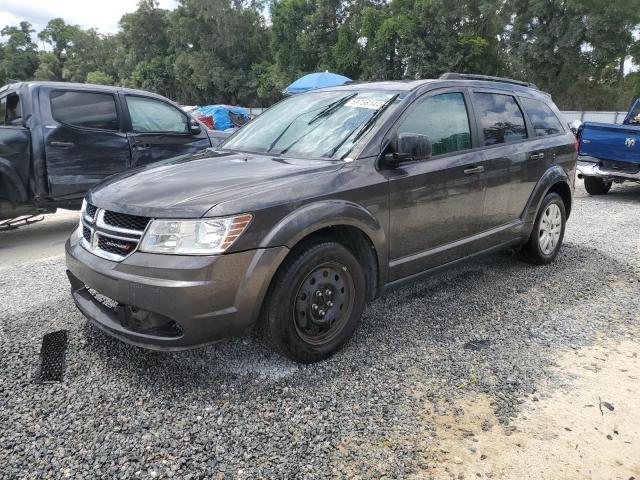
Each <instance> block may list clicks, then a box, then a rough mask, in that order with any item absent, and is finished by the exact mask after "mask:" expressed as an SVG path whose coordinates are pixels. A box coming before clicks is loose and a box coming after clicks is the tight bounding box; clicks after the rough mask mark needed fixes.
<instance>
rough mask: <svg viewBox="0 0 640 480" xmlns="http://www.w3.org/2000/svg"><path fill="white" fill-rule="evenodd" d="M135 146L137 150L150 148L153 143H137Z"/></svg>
mask: <svg viewBox="0 0 640 480" xmlns="http://www.w3.org/2000/svg"><path fill="white" fill-rule="evenodd" d="M133 148H135V149H136V150H148V149H149V148H151V145H149V144H148V143H136V144H135V145H134V146H133Z"/></svg>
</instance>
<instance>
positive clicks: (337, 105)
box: [307, 92, 358, 125]
mask: <svg viewBox="0 0 640 480" xmlns="http://www.w3.org/2000/svg"><path fill="white" fill-rule="evenodd" d="M356 95H358V93H357V92H356V93H352V94H351V95H347V96H344V97H342V98H339V99H338V100H336V101H335V102H333V103H330V104H329V105H327V106H326V107H324V109H323V110H322V111H321V112H318V113H317V114H316V115H315V116H314V117H313V118H312V119H311V120H309V121H308V122H307V125H311V124H312V123H315V122H317V121H318V120H320V119H321V118H323V117H326V116H328V115H331V114H332V113H333V112H335V111H336V110H338V109H339V108H340V107H341V106H343V105H344V104H345V103H347V102H348V101H349V100H351V99H352V98H353V97H355V96H356Z"/></svg>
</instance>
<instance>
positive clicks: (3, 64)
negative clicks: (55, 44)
mask: <svg viewBox="0 0 640 480" xmlns="http://www.w3.org/2000/svg"><path fill="white" fill-rule="evenodd" d="M34 31H35V30H33V29H32V28H31V24H30V23H29V22H20V26H19V27H12V26H8V25H7V26H6V27H4V28H3V29H2V30H0V36H1V37H2V38H3V39H4V38H6V40H5V41H4V42H3V44H2V54H1V55H0V83H1V84H5V83H7V82H8V81H9V80H28V79H30V78H33V74H34V73H35V71H36V69H37V68H38V52H37V46H36V44H35V43H33V41H32V40H31V34H32V33H33V32H34Z"/></svg>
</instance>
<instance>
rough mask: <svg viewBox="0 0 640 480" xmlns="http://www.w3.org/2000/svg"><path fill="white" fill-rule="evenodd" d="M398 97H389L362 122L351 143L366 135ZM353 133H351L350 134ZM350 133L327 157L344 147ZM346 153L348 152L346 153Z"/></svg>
mask: <svg viewBox="0 0 640 480" xmlns="http://www.w3.org/2000/svg"><path fill="white" fill-rule="evenodd" d="M397 97H398V94H396V95H394V96H393V97H391V98H390V99H389V100H387V101H386V102H384V103H383V104H382V106H381V107H380V108H379V109H378V111H377V112H376V113H374V114H373V115H371V117H369V120H367V121H366V122H364V123H363V124H362V126H361V127H360V131H359V132H358V133H356V134H355V136H354V137H353V140H352V143H356V142H357V141H358V140H359V139H360V137H362V135H364V134H365V133H366V131H367V130H369V128H370V127H371V125H373V124H374V123H375V121H376V120H377V119H378V117H379V116H380V115H381V114H382V112H384V111H385V110H386V109H387V107H388V106H389V105H391V103H393V101H394V100H395V99H396V98H397ZM351 133H353V132H351ZM351 133H350V134H349V135H347V136H346V137H345V138H344V140H342V141H341V142H340V143H339V144H338V145H336V146H335V147H333V149H331V151H330V152H329V155H328V156H329V157H333V156H334V155H335V153H336V152H337V151H338V150H339V149H340V147H342V145H344V143H345V142H346V141H347V140H349V137H350V136H351ZM347 153H348V152H347ZM345 155H346V154H345Z"/></svg>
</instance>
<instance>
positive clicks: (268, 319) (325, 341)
mask: <svg viewBox="0 0 640 480" xmlns="http://www.w3.org/2000/svg"><path fill="white" fill-rule="evenodd" d="M318 292H319V293H318ZM365 293H366V292H365V275H364V271H363V268H362V265H360V263H359V262H358V260H357V259H356V258H355V257H354V255H353V254H352V253H351V252H350V251H349V250H348V249H346V248H345V247H344V246H342V245H341V244H339V243H336V242H332V241H321V242H319V243H313V244H307V245H304V246H302V247H301V248H297V249H296V250H294V251H293V252H292V253H291V255H290V256H289V257H288V258H287V259H286V260H285V263H284V264H283V265H282V267H281V268H280V269H279V270H278V273H276V275H275V276H274V278H273V280H272V282H271V287H270V290H269V293H268V296H267V299H266V303H265V308H264V310H263V318H262V319H261V322H262V325H261V327H262V328H261V330H262V333H263V335H264V336H265V337H266V338H267V340H268V341H269V343H271V344H272V345H273V346H274V347H275V348H276V350H278V351H279V352H280V353H282V354H283V355H285V356H287V357H289V358H290V359H292V360H294V361H296V362H300V363H313V362H318V361H320V360H324V359H326V358H328V357H330V356H331V355H332V354H333V353H335V352H336V351H337V350H338V349H339V348H340V347H342V345H344V343H345V342H346V341H347V340H349V338H351V336H352V335H353V333H354V332H355V330H356V328H357V327H358V324H359V323H360V317H361V315H362V310H363V308H364V304H365Z"/></svg>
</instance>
